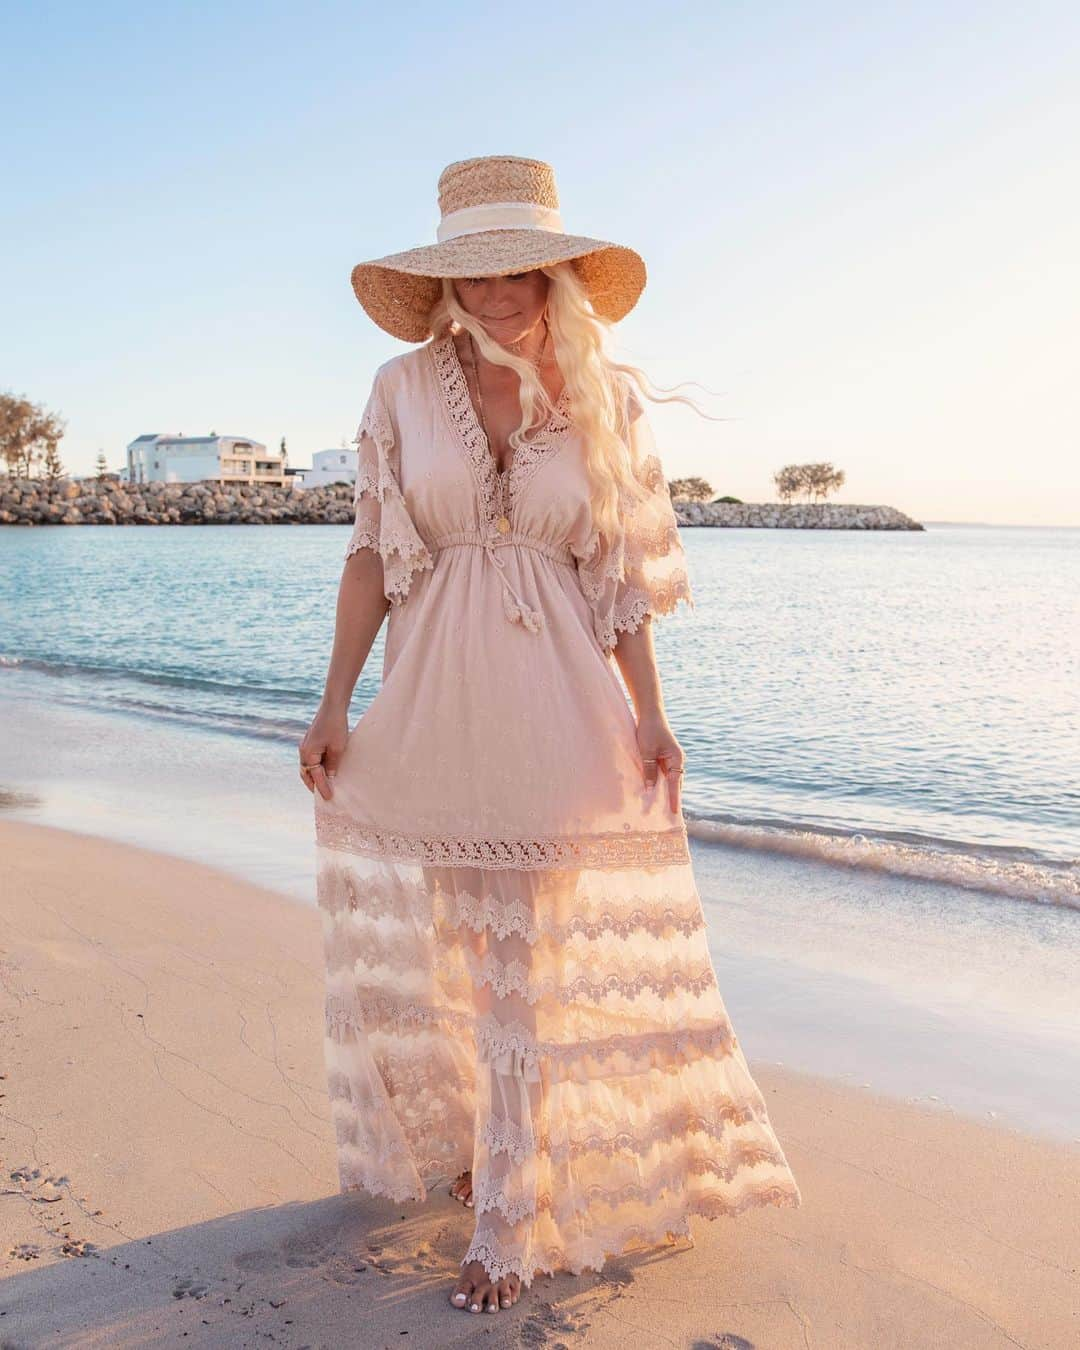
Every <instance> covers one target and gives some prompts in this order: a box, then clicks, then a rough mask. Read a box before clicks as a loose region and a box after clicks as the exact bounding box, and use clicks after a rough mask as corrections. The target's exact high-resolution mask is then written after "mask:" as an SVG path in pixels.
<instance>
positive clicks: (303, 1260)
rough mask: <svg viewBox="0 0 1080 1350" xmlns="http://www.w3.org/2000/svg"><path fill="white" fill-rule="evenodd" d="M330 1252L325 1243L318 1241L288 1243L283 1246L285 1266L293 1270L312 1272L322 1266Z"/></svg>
mask: <svg viewBox="0 0 1080 1350" xmlns="http://www.w3.org/2000/svg"><path fill="white" fill-rule="evenodd" d="M330 1251H331V1249H330V1248H329V1247H328V1246H327V1245H326V1243H325V1242H320V1241H318V1240H316V1241H312V1242H305V1241H303V1240H300V1241H296V1242H290V1243H288V1244H286V1246H285V1264H286V1265H287V1266H290V1267H291V1268H292V1269H293V1270H314V1269H315V1267H316V1266H321V1265H322V1264H323V1262H324V1261H325V1260H326V1258H327V1257H328V1256H329V1255H330Z"/></svg>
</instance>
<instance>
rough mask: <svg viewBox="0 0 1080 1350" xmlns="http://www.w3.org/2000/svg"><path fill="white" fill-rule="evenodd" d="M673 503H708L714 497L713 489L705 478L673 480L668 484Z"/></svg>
mask: <svg viewBox="0 0 1080 1350" xmlns="http://www.w3.org/2000/svg"><path fill="white" fill-rule="evenodd" d="M668 491H669V492H670V493H671V498H672V500H673V501H679V500H681V501H691V502H707V501H708V500H709V498H710V497H711V496H712V495H713V490H712V487H711V485H710V484H709V483H706V481H705V479H704V478H673V479H671V481H670V482H669V483H668Z"/></svg>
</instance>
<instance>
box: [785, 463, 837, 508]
mask: <svg viewBox="0 0 1080 1350" xmlns="http://www.w3.org/2000/svg"><path fill="white" fill-rule="evenodd" d="M844 481H845V474H844V471H843V469H836V468H834V467H833V465H831V464H785V465H784V467H783V468H782V469H778V470H777V471H776V473H774V474H773V482H774V483H775V484H776V493H777V496H778V497H779V498H780V500H781V501H782V502H790V501H791V499H792V497H794V496H796V495H797V494H799V493H802V494H803V495H804V496H805V497H806V499H807V501H809V500H810V499H811V498H813V499H814V501H824V500H825V498H826V497H827V496H828V495H829V493H830V492H834V491H835V490H836V489H837V488H839V487H842V486H843V484H844Z"/></svg>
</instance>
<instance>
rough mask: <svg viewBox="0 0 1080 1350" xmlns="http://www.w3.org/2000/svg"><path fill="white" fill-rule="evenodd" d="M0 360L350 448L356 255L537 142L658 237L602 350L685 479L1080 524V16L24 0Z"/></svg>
mask: <svg viewBox="0 0 1080 1350" xmlns="http://www.w3.org/2000/svg"><path fill="white" fill-rule="evenodd" d="M3 37H4V45H5V47H6V48H7V53H6V58H7V59H6V61H5V76H4V81H3V85H2V87H0V104H2V106H0V113H2V116H3V125H4V127H5V131H6V133H7V134H6V135H5V138H4V139H5V156H4V158H5V162H6V173H5V178H6V182H5V197H6V200H5V202H4V203H3V209H2V211H0V287H2V289H0V295H2V297H3V306H2V309H3V314H2V319H0V389H2V390H7V391H11V392H14V393H16V394H20V395H26V396H27V397H28V398H30V399H31V400H32V401H34V402H35V403H43V404H44V405H45V406H46V407H47V408H49V409H51V410H54V411H57V412H59V413H60V414H61V415H62V416H63V417H64V418H65V419H66V420H67V423H68V429H67V434H66V437H65V439H64V441H63V443H62V446H61V453H62V456H63V459H64V463H65V466H66V467H67V468H68V469H69V470H70V471H73V472H89V471H90V470H91V469H92V466H93V462H94V458H95V456H96V454H97V451H98V449H99V448H102V449H104V450H105V452H106V455H107V457H108V461H109V465H110V467H111V468H119V467H120V466H121V464H122V462H123V456H124V447H125V446H126V444H127V443H128V441H130V440H132V439H134V437H136V436H138V435H140V434H142V433H145V432H155V431H171V432H183V433H185V434H188V435H192V434H197V433H206V432H208V431H210V430H214V431H217V432H222V433H235V434H242V435H247V436H253V437H257V438H258V439H259V440H262V441H264V442H266V443H267V444H268V445H270V446H276V445H277V443H278V441H279V440H280V438H281V436H282V435H284V436H286V437H287V439H288V445H289V450H290V461H291V463H293V464H295V465H304V464H308V463H310V457H311V453H312V451H314V450H319V449H323V448H327V447H331V446H337V445H340V444H341V443H342V441H343V439H344V440H345V441H348V440H349V439H351V437H352V435H353V433H354V431H355V428H356V424H357V422H358V420H359V416H360V413H361V411H362V409H363V405H364V402H365V400H366V397H367V392H368V389H369V387H370V380H371V376H372V373H373V371H374V369H375V367H376V366H377V365H378V364H380V363H381V362H382V361H384V360H386V359H388V358H389V357H390V356H393V355H395V354H396V353H397V352H399V351H404V350H406V344H403V343H400V342H397V341H396V340H395V339H393V338H391V337H389V336H388V335H387V334H385V333H383V332H382V331H381V330H380V329H378V328H377V327H376V326H375V325H374V324H373V323H372V322H371V321H370V320H369V319H368V318H367V316H366V314H365V313H364V311H363V310H362V309H361V308H360V306H359V305H358V304H357V302H356V300H355V298H354V297H353V294H352V291H351V288H350V285H349V272H350V270H351V268H352V265H353V264H354V263H356V262H359V261H361V260H363V259H368V258H375V257H378V256H380V255H382V254H384V253H389V252H395V251H398V250H400V249H404V248H410V247H413V246H415V245H418V244H424V243H429V242H434V238H435V228H436V225H437V222H438V210H437V206H436V183H437V179H438V176H439V173H440V172H441V170H442V168H443V167H444V166H445V165H446V164H447V163H449V162H450V161H451V160H455V159H464V158H467V157H469V156H472V155H485V154H519V155H532V156H535V157H537V158H540V159H545V160H548V161H549V162H550V163H552V164H553V165H554V167H555V171H556V176H557V181H558V186H559V191H560V195H561V199H562V211H563V219H564V223H565V226H566V228H567V230H568V231H569V232H571V233H579V234H591V235H594V236H596V237H599V238H602V239H609V240H614V241H617V242H621V243H626V244H629V245H631V246H632V247H634V248H636V249H638V250H639V252H641V253H642V255H643V256H644V258H645V260H646V263H647V264H648V267H649V285H648V287H647V289H646V291H645V294H644V295H643V297H642V299H641V301H640V303H639V304H638V306H637V308H636V309H635V310H634V312H633V313H632V314H631V315H630V316H629V317H628V318H627V319H626V320H624V321H623V323H622V324H620V325H619V328H618V330H617V331H618V334H619V342H618V346H617V348H616V351H617V353H618V354H619V355H621V356H622V357H623V358H624V359H627V360H630V361H633V362H635V363H636V364H639V365H641V366H643V367H644V368H645V369H646V370H647V371H648V372H649V373H650V374H651V375H652V377H653V379H654V381H655V382H657V383H658V384H662V385H667V386H670V385H673V384H675V383H677V382H679V381H683V380H688V381H697V382H698V383H699V385H702V386H705V389H706V390H708V391H711V392H710V393H706V392H704V391H703V390H702V389H700V388H697V387H695V386H693V385H691V386H690V387H689V388H688V389H687V391H686V392H688V393H689V394H691V395H692V396H693V397H695V398H698V399H699V400H700V401H701V402H702V403H703V405H704V406H705V407H706V408H707V409H708V410H709V411H710V412H712V413H713V414H714V415H716V416H719V417H722V418H725V419H727V420H725V421H717V422H710V421H706V420H704V419H702V418H700V417H698V416H697V415H696V414H695V413H694V412H692V411H691V410H689V409H685V408H682V407H679V406H677V405H676V406H675V407H657V408H655V409H654V410H652V413H651V415H652V418H653V423H654V426H655V428H656V431H657V436H658V441H659V446H660V450H661V454H662V458H663V462H664V467H665V469H666V471H667V473H668V475H669V476H670V477H682V476H686V475H690V474H699V475H701V476H703V477H705V478H707V479H708V481H709V482H710V483H711V484H712V486H713V487H714V489H715V490H716V491H717V492H727V493H732V494H734V495H735V496H738V497H742V498H743V499H744V500H754V501H760V500H771V499H773V498H774V495H775V494H774V489H773V485H772V474H773V472H774V470H775V469H777V468H778V467H780V466H781V465H783V464H786V463H792V462H804V461H806V460H819V459H824V460H831V461H832V462H833V463H834V464H836V465H837V466H838V467H840V468H842V469H844V470H845V472H846V474H847V485H846V486H845V488H844V489H843V490H842V492H841V493H840V494H839V496H838V498H837V499H838V500H841V501H850V502H868V503H877V502H884V503H888V504H890V505H894V506H898V507H900V508H901V509H902V510H906V511H909V512H911V513H912V514H913V515H915V516H917V517H918V518H920V519H923V520H944V519H949V520H980V521H996V522H1003V523H1017V524H1065V525H1080V454H1078V450H1080V432H1078V428H1080V392H1078V391H1080V361H1078V358H1080V342H1078V316H1080V154H1078V150H1080V78H1078V71H1080V6H1078V5H1077V4H1076V3H1075V0H1068V2H1066V3H1056V4H1052V3H1040V0H1033V3H1029V4H1026V5H1023V6H1021V5H1017V4H1015V3H1012V4H1001V3H994V2H993V0H988V2H984V3H980V4H974V3H968V2H967V0H963V2H962V3H946V4H942V3H941V2H940V0H935V3H921V2H920V0H916V2H915V3H908V4H905V5H902V6H883V5H867V4H865V3H850V4H840V3H829V2H828V0H815V3H808V2H805V0H804V2H803V3H792V4H767V3H758V4H753V3H746V4H728V3H723V2H722V0H713V2H712V3H693V4H687V3H667V4H640V3H637V0H623V3H620V4H618V5H615V4H611V3H605V4H603V5H600V4H592V3H584V4H581V3H576V4H565V3H562V2H561V0H553V2H552V3H548V4H545V5H522V6H515V5H512V4H511V5H507V4H505V3H502V4H494V3H491V4H487V3H484V4H469V3H458V4H432V3H427V2H426V0H425V3H407V4H400V5H385V4H380V5H378V6H374V5H367V4H363V3H355V0H354V3H348V4H346V3H320V0H313V2H312V3H308V4H305V5H303V6H300V5H298V4H295V3H290V4H280V3H261V4H255V3H250V2H249V0H240V2H237V3H230V2H229V0H222V3H221V4H218V5H213V6H211V5H208V4H173V3H161V4H155V5H146V4H134V3H110V2H109V0H102V2H101V3H96V4H92V5H87V4H72V3H64V4H49V3H43V2H41V0H38V2H36V3H11V2H10V0H9V3H8V4H7V5H5V7H4V24H3Z"/></svg>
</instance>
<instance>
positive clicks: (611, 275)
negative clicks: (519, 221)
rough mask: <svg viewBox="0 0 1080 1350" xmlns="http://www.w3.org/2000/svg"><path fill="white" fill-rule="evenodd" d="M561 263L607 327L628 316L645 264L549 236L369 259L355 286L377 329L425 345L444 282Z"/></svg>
mask: <svg viewBox="0 0 1080 1350" xmlns="http://www.w3.org/2000/svg"><path fill="white" fill-rule="evenodd" d="M558 262H570V263H573V265H574V270H575V271H576V272H577V274H578V277H579V278H580V280H581V282H582V284H583V286H584V287H585V290H586V291H587V293H588V296H589V300H590V302H591V304H592V306H593V309H594V310H595V311H596V313H597V314H599V315H601V316H602V317H604V318H606V319H608V320H610V321H611V322H617V321H618V320H619V319H621V318H623V317H624V316H625V315H626V314H628V313H629V312H630V310H631V309H633V307H634V305H636V304H637V302H638V300H639V298H640V296H641V293H642V291H643V290H644V289H645V284H646V281H647V274H646V270H645V263H644V260H643V259H642V258H641V256H640V254H638V253H636V252H635V251H634V250H633V249H632V248H627V247H625V246H624V245H622V244H613V243H610V242H609V241H607V240H605V239H591V238H589V237H587V236H585V235H572V234H555V233H553V232H550V231H547V230H484V231H483V232H481V233H477V234H466V235H459V236H458V238H456V239H448V240H446V241H445V242H443V243H440V244H428V245H425V246H423V247H421V248H413V249H407V250H406V251H405V252H403V253H392V254H388V255H387V256H386V257H384V258H374V259H372V260H371V261H370V262H362V263H357V264H356V266H355V267H354V268H353V270H352V287H353V292H354V294H355V295H356V298H357V300H358V301H359V302H360V304H361V305H362V306H363V308H364V310H365V311H366V313H367V314H368V315H369V317H370V318H371V319H372V320H373V321H374V322H375V323H377V324H378V325H379V327H380V328H382V329H384V330H385V331H386V332H388V333H390V334H392V335H393V336H394V337H398V338H401V339H402V340H403V341H405V342H424V341H426V340H427V338H429V337H430V336H431V328H430V326H429V323H428V317H429V315H430V313H431V309H432V306H433V305H434V304H435V301H436V300H437V299H438V298H439V296H440V294H441V293H442V283H441V279H442V278H443V277H471V276H507V275H509V274H510V273H513V272H524V271H530V270H531V269H532V268H535V267H544V266H548V265H550V264H552V263H558Z"/></svg>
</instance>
